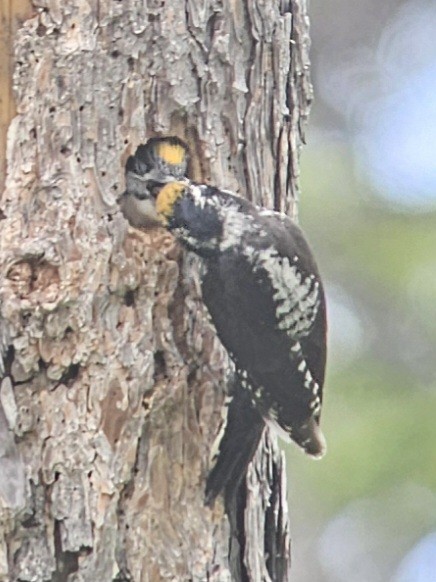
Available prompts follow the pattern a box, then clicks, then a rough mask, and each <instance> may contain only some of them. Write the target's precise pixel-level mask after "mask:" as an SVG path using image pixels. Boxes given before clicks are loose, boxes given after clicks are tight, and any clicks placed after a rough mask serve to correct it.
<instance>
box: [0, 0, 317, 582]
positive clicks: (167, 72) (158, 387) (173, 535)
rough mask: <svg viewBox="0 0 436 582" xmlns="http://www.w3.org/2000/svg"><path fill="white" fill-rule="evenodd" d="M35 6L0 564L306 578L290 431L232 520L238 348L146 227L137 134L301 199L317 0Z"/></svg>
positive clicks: (6, 213) (221, 579)
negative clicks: (310, 10)
mask: <svg viewBox="0 0 436 582" xmlns="http://www.w3.org/2000/svg"><path fill="white" fill-rule="evenodd" d="M15 4H16V6H22V5H23V4H24V3H22V2H18V3H15ZM12 6H13V4H12V3H10V2H7V1H3V2H2V10H3V12H2V15H3V19H4V20H7V18H9V19H11V21H12V19H13V14H12V13H11V14H9V13H8V12H7V8H8V7H9V9H11V10H12ZM29 10H30V13H29V14H28V19H27V20H26V21H25V22H23V24H22V26H21V27H20V28H19V29H18V31H17V32H16V33H15V35H14V36H15V39H14V43H15V44H14V49H13V48H12V44H11V40H10V39H9V40H7V42H8V49H9V52H10V53H11V54H12V53H13V54H14V74H13V89H14V96H15V105H16V112H17V114H16V115H15V117H14V118H13V119H12V120H10V124H9V129H8V149H7V172H8V173H7V178H6V183H5V188H4V191H3V193H2V195H1V198H0V350H1V355H2V358H0V364H1V366H0V367H1V370H0V371H1V377H2V381H1V390H0V396H1V398H0V404H1V406H0V442H1V444H0V524H1V525H0V534H1V537H0V548H1V549H0V579H1V580H11V581H17V582H18V581H29V582H30V581H49V580H50V581H52V582H55V581H57V582H60V581H68V582H73V581H76V582H78V581H93V582H95V581H98V582H106V581H118V582H121V581H122V580H125V581H127V580H132V581H135V582H136V581H138V582H139V581H141V582H155V581H160V580H166V581H168V580H174V581H188V580H192V581H206V580H209V581H216V582H225V581H226V580H244V581H247V580H249V581H254V582H257V581H269V580H272V581H277V582H281V581H287V580H289V566H290V558H289V537H288V520H287V509H286V499H285V497H286V488H285V484H284V465H283V462H282V458H281V455H280V452H279V449H278V447H277V444H276V442H275V441H274V439H271V437H270V436H269V435H268V434H267V435H266V436H265V438H264V439H263V441H262V445H261V447H260V449H259V451H258V453H257V454H256V457H255V460H254V462H253V464H252V467H251V469H250V471H249V474H248V477H247V484H246V485H245V484H244V486H243V487H241V492H240V496H239V498H238V499H237V500H235V507H234V508H233V510H232V511H231V512H230V515H229V519H228V518H227V516H226V515H225V514H224V512H223V507H222V504H220V503H217V504H216V505H215V508H214V510H210V509H209V508H207V507H205V506H204V483H205V476H206V474H207V471H208V463H209V461H208V456H209V450H210V447H211V444H212V442H213V439H214V437H215V435H216V433H217V430H218V426H219V421H220V409H221V403H222V400H223V388H224V384H225V381H226V367H227V360H226V355H225V353H224V351H223V349H222V347H221V346H220V344H219V342H218V340H217V338H216V337H215V335H214V332H213V329H211V327H210V325H209V324H208V323H207V321H206V319H205V317H204V311H203V307H202V303H201V299H200V296H199V290H198V284H197V281H196V277H195V275H194V273H195V269H193V268H192V265H191V262H190V261H191V259H190V258H189V257H187V256H186V255H185V254H184V253H182V252H181V250H180V249H179V248H178V247H177V245H176V244H175V243H174V241H173V239H172V238H171V237H170V236H169V235H168V234H166V233H164V232H160V231H159V230H155V231H149V232H140V231H136V230H134V229H132V228H131V227H129V226H128V225H127V222H126V221H125V219H124V217H123V216H122V215H121V213H120V212H119V208H118V204H117V197H118V195H119V194H120V193H121V192H122V190H123V180H124V163H125V161H126V159H127V156H128V155H129V154H130V153H132V152H134V150H135V148H136V146H137V145H138V144H139V143H142V142H144V141H145V140H146V139H147V138H148V137H150V136H152V135H178V136H179V137H182V138H184V139H185V140H187V141H188V143H189V144H190V147H191V150H192V157H193V163H192V173H193V177H194V178H196V179H198V180H202V181H209V182H210V183H212V184H216V185H219V186H221V187H224V188H231V189H233V190H236V191H238V192H239V193H241V195H243V196H247V197H249V198H251V199H253V200H255V201H256V202H259V203H262V204H264V205H266V206H269V207H274V208H276V209H282V210H286V211H288V212H293V211H294V205H293V202H294V199H295V197H296V194H297V191H298V187H297V177H298V149H299V145H300V143H301V140H302V135H301V132H302V127H303V126H304V122H305V119H306V115H307V112H308V104H309V101H310V95H311V93H310V83H309V79H308V56H307V51H308V31H307V19H306V12H305V0H253V1H251V0H239V1H238V2H231V1H230V0H211V1H209V2H198V1H197V0H172V1H171V2H170V1H165V0H163V1H156V0H149V1H148V2H139V1H138V0H125V1H123V2H120V1H116V0H99V1H98V2H97V1H93V0H67V1H65V2H59V1H58V0H34V1H33V7H29ZM6 24H7V26H9V24H10V22H9V23H8V22H7V23H6ZM6 72H7V71H6ZM3 80H4V79H3ZM5 94H6V93H3V94H2V95H5ZM10 111H12V109H11V108H10ZM6 114H7V113H4V115H3V116H2V122H3V123H4V119H5V115H6Z"/></svg>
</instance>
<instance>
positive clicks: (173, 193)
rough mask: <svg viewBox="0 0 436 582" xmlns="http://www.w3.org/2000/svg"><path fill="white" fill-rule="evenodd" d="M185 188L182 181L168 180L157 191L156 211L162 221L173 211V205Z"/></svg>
mask: <svg viewBox="0 0 436 582" xmlns="http://www.w3.org/2000/svg"><path fill="white" fill-rule="evenodd" d="M185 190H186V184H185V183H184V182H170V183H169V184H166V185H165V186H164V187H163V188H162V190H161V191H160V192H159V194H158V195H157V198H156V211H157V213H158V215H159V216H160V217H161V219H162V222H164V223H165V222H166V221H167V219H168V218H170V217H171V215H172V213H173V206H174V204H175V203H176V202H177V200H178V199H179V198H181V197H182V196H183V194H184V192H185Z"/></svg>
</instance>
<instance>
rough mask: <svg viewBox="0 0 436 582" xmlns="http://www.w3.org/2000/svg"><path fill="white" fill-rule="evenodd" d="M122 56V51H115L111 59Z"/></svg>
mask: <svg viewBox="0 0 436 582" xmlns="http://www.w3.org/2000/svg"><path fill="white" fill-rule="evenodd" d="M119 56H120V51H118V50H117V49H115V50H114V51H112V52H111V57H112V58H114V59H116V58H118V57H119Z"/></svg>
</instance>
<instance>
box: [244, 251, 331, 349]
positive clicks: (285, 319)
mask: <svg viewBox="0 0 436 582" xmlns="http://www.w3.org/2000/svg"><path fill="white" fill-rule="evenodd" d="M243 252H244V254H245V256H246V257H247V259H248V260H249V261H250V262H252V263H253V270H254V272H256V271H259V269H264V270H265V272H266V273H267V275H268V277H269V280H270V282H271V286H272V288H273V291H274V293H273V299H274V301H275V303H276V316H277V327H278V329H281V330H283V331H285V332H287V334H288V335H289V336H290V337H293V338H296V337H304V336H306V335H307V334H308V333H309V332H310V330H311V328H312V326H313V324H314V322H315V318H316V315H317V313H318V309H319V305H320V289H319V283H318V281H316V280H315V277H314V276H313V275H310V276H308V277H304V278H303V276H302V274H301V272H300V271H299V270H298V268H297V266H296V265H295V264H291V263H290V261H289V259H288V257H282V256H280V255H279V254H278V252H277V250H276V249H274V248H267V249H262V250H260V251H256V249H254V248H253V247H247V248H245V249H244V250H243ZM297 259H298V257H294V262H296V261H297Z"/></svg>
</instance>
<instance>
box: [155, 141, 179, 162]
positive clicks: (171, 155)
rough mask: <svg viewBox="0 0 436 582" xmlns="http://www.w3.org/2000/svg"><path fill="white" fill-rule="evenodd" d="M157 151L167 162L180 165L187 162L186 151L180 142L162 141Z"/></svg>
mask: <svg viewBox="0 0 436 582" xmlns="http://www.w3.org/2000/svg"><path fill="white" fill-rule="evenodd" d="M156 153H157V155H158V156H159V158H161V159H162V160H163V161H164V162H165V163H166V164H170V165H172V166H178V165H180V164H183V162H185V158H186V151H185V148H184V147H183V146H182V145H180V144H174V143H168V142H162V143H159V144H157V146H156Z"/></svg>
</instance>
